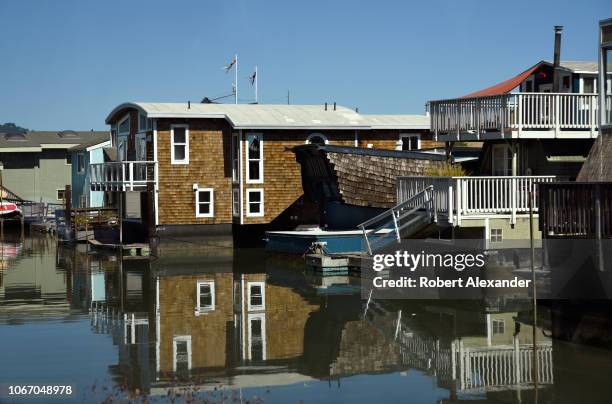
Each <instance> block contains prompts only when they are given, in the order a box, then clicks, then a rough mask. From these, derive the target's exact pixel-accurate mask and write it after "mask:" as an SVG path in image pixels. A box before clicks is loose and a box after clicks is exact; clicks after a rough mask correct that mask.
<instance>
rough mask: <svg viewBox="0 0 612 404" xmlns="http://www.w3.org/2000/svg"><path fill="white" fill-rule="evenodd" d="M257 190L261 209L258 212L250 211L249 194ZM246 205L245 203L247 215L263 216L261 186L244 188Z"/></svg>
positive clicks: (262, 192) (262, 191)
mask: <svg viewBox="0 0 612 404" xmlns="http://www.w3.org/2000/svg"><path fill="white" fill-rule="evenodd" d="M256 192H259V193H261V201H260V202H259V203H260V204H261V209H260V211H259V212H251V194H253V193H256ZM246 193H247V195H246V205H247V213H246V215H247V216H248V217H262V216H264V190H263V188H251V189H247V190H246Z"/></svg>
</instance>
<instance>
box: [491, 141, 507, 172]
mask: <svg viewBox="0 0 612 404" xmlns="http://www.w3.org/2000/svg"><path fill="white" fill-rule="evenodd" d="M491 173H492V174H493V175H495V176H503V175H512V154H511V153H510V148H509V147H508V145H506V144H494V145H493V146H492V149H491Z"/></svg>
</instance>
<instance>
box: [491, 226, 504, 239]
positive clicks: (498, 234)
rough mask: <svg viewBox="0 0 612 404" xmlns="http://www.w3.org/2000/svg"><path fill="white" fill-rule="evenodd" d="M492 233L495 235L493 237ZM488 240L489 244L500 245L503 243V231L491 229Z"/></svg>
mask: <svg viewBox="0 0 612 404" xmlns="http://www.w3.org/2000/svg"><path fill="white" fill-rule="evenodd" d="M498 231H499V233H498ZM493 233H495V235H493ZM494 237H495V239H494ZM498 238H499V239H498ZM489 240H490V241H491V243H502V242H503V241H504V229H501V228H497V227H495V228H491V230H489Z"/></svg>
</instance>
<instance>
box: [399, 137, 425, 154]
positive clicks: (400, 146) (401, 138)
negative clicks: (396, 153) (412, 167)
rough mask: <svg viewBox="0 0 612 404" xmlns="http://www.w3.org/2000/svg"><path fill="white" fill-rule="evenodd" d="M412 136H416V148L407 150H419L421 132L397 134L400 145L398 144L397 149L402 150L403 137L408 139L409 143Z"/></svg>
mask: <svg viewBox="0 0 612 404" xmlns="http://www.w3.org/2000/svg"><path fill="white" fill-rule="evenodd" d="M413 137H416V138H417V148H416V149H409V151H413V150H420V149H421V134H420V133H400V135H399V140H400V145H399V149H398V150H404V139H405V138H408V139H409V140H408V145H410V138H413Z"/></svg>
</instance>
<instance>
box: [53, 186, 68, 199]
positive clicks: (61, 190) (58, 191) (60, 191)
mask: <svg viewBox="0 0 612 404" xmlns="http://www.w3.org/2000/svg"><path fill="white" fill-rule="evenodd" d="M55 191H56V197H57V200H58V201H63V200H65V199H66V189H65V188H58V189H56V190H55Z"/></svg>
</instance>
